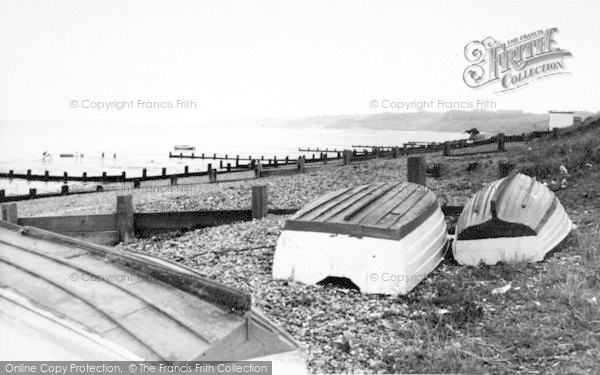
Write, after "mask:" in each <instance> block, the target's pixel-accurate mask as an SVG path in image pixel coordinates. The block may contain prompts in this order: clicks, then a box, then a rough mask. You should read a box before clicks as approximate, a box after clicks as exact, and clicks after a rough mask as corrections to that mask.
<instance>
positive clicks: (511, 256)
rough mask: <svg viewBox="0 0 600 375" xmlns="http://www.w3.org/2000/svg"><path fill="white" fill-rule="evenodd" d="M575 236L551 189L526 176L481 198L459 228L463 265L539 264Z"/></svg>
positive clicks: (496, 185)
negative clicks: (549, 253)
mask: <svg viewBox="0 0 600 375" xmlns="http://www.w3.org/2000/svg"><path fill="white" fill-rule="evenodd" d="M570 231H571V220H569V217H568V216H567V213H566V212H565V209H564V208H563V206H562V205H561V204H560V202H559V201H558V198H557V197H556V196H555V195H554V193H553V192H552V191H550V189H548V188H547V187H546V186H544V185H542V184H541V183H539V182H538V181H536V180H534V179H532V178H530V177H528V176H525V175H523V174H514V175H511V176H509V177H505V178H503V179H500V180H497V181H494V182H492V183H490V184H489V185H487V186H486V187H484V188H483V189H482V190H480V191H479V192H477V193H476V194H475V195H474V196H473V197H471V199H470V200H469V202H468V203H467V205H466V206H465V208H464V210H463V211H462V213H461V215H460V218H459V220H458V223H457V225H456V240H455V241H454V244H453V253H454V258H455V259H456V261H457V262H458V263H460V264H465V265H472V266H474V265H477V264H479V263H481V262H483V263H485V264H490V265H491V264H496V263H499V262H502V263H519V262H539V261H541V260H543V259H544V256H545V255H546V254H547V253H548V252H549V251H551V250H552V249H553V248H555V247H556V245H558V244H559V243H560V242H561V241H562V240H563V239H564V238H565V237H566V236H567V235H568V234H569V232H570Z"/></svg>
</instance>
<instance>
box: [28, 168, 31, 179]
mask: <svg viewBox="0 0 600 375" xmlns="http://www.w3.org/2000/svg"><path fill="white" fill-rule="evenodd" d="M30 178H31V169H28V170H27V179H28V180H29V179H30Z"/></svg>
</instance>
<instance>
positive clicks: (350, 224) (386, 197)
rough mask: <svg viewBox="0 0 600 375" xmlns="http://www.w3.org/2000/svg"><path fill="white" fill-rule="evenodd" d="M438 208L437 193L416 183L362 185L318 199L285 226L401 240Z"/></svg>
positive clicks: (295, 228) (294, 228)
mask: <svg viewBox="0 0 600 375" xmlns="http://www.w3.org/2000/svg"><path fill="white" fill-rule="evenodd" d="M437 208H439V205H438V203H437V200H436V198H435V195H434V194H433V193H432V192H431V191H430V190H428V189H426V188H425V187H422V186H419V185H416V184H411V183H407V182H400V183H388V184H376V185H361V186H357V187H354V188H352V189H345V190H341V191H337V192H333V193H331V194H328V195H326V196H324V197H322V198H320V199H317V200H315V201H314V202H312V203H310V205H309V206H308V207H307V208H303V209H302V210H300V211H299V212H298V213H297V214H296V215H294V216H293V217H292V218H291V219H290V220H288V221H287V222H286V225H285V229H290V230H300V231H314V232H330V233H338V234H348V235H354V236H371V237H376V238H386V239H399V238H402V237H403V236H404V235H405V234H406V233H407V232H406V228H404V227H407V226H408V225H409V224H411V223H412V224H411V225H410V226H409V228H413V227H414V226H415V225H416V226H418V225H419V224H420V223H422V222H423V221H424V220H426V219H427V218H428V217H429V216H430V215H431V214H432V213H433V212H434V211H435V209H437ZM413 222H414V223H413Z"/></svg>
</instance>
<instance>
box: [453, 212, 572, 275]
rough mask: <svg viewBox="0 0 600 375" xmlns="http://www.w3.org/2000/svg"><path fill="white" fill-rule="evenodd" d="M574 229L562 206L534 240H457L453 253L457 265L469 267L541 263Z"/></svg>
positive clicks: (510, 238) (516, 238)
mask: <svg viewBox="0 0 600 375" xmlns="http://www.w3.org/2000/svg"><path fill="white" fill-rule="evenodd" d="M571 227H572V223H571V220H569V217H568V216H567V213H566V212H565V210H564V208H563V207H562V205H559V206H558V207H557V209H556V210H555V211H554V213H553V214H552V216H551V217H550V218H549V220H548V221H547V222H546V224H545V225H544V226H543V227H542V229H541V230H540V232H539V233H538V234H537V235H535V236H533V235H532V236H520V237H500V238H486V239H474V240H457V241H454V242H453V245H452V252H453V255H454V259H455V260H456V261H457V262H458V263H460V264H463V265H469V266H476V265H478V264H480V263H484V264H488V265H494V264H497V263H500V262H501V263H533V262H540V261H542V260H544V257H545V256H546V254H547V253H548V252H550V251H551V250H552V249H554V248H555V247H556V246H557V245H558V244H559V243H560V242H561V241H562V240H563V239H565V237H567V235H568V234H569V232H570V231H571Z"/></svg>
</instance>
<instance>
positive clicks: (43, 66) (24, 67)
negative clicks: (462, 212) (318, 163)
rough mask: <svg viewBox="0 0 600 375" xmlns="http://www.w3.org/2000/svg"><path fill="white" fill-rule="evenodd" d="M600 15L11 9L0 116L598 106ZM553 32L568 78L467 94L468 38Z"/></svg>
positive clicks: (275, 6) (392, 8)
mask: <svg viewBox="0 0 600 375" xmlns="http://www.w3.org/2000/svg"><path fill="white" fill-rule="evenodd" d="M599 15H600V2H597V1H552V0H549V1H507V0H502V1H490V2H485V3H484V2H482V1H464V2H461V1H414V2H409V1H403V2H400V1H355V0H343V1H342V0H329V1H322V0H321V1H282V0H278V1H271V0H261V1H258V0H256V1H241V0H239V1H238V0H236V1H227V0H224V1H216V0H215V1H187V0H154V1H149V0H107V1H76V0H73V1H65V0H54V1H32V0H13V1H7V0H0V121H5V122H6V121H8V122H10V121H42V122H48V123H51V122H93V123H139V124H144V123H156V122H161V123H165V122H167V123H173V124H176V123H196V122H204V121H211V120H215V119H244V118H270V117H306V116H317V115H347V114H373V113H380V112H403V111H406V109H393V108H389V105H388V108H382V107H383V103H384V102H385V103H388V104H389V103H392V102H410V101H429V100H434V101H435V103H436V108H433V109H434V110H440V109H445V108H439V106H438V105H437V104H439V102H438V101H439V100H441V101H443V102H459V103H461V102H468V101H471V102H476V101H477V100H482V101H491V102H493V103H494V104H495V107H494V108H495V109H501V110H502V109H520V110H524V111H530V112H539V113H543V112H547V111H548V110H593V111H597V110H599V109H600V108H599V103H600V100H598V99H599V98H600V74H598V70H597V69H598V66H600V64H599V63H600V49H598V48H597V40H598V37H600V23H599V22H598V16H599ZM552 27H556V28H558V30H559V32H558V33H557V34H556V41H557V43H558V45H559V47H561V48H563V49H567V50H569V51H571V53H572V54H573V57H572V58H568V59H566V60H565V64H566V70H567V71H569V72H570V74H568V75H561V76H555V77H550V78H547V79H544V80H539V81H536V82H533V83H532V84H530V85H528V86H527V87H525V88H522V89H519V90H514V91H509V92H504V93H497V92H496V91H498V89H499V86H498V85H491V86H489V87H484V88H479V89H473V88H470V87H468V86H467V85H465V83H464V81H463V71H464V70H465V68H466V67H467V66H468V65H469V62H468V61H467V60H466V59H465V56H464V49H465V46H466V45H467V44H468V43H469V42H471V41H473V40H482V39H484V38H486V37H489V36H492V37H494V38H496V39H497V40H500V41H507V40H509V39H512V38H515V37H518V36H520V35H522V34H527V33H530V32H532V31H535V30H539V29H547V28H552ZM492 86H493V87H492ZM178 100H180V101H181V102H180V103H181V106H179V108H178V102H177V101H178ZM373 101H376V103H377V105H376V106H374V105H372V103H373ZM110 102H113V106H115V107H113V108H108V109H107V108H100V109H99V108H96V107H98V106H100V105H102V104H101V103H110ZM117 102H121V103H124V102H130V104H131V103H133V104H131V108H124V109H121V110H117V109H116V106H118V104H116V103H117ZM146 102H160V103H159V106H160V105H162V106H167V108H160V107H159V108H156V104H152V103H150V106H151V108H148V105H147V104H145V103H146ZM168 103H171V106H173V108H169V107H168V106H169V104H168ZM186 104H187V106H188V107H186ZM104 105H108V104H104ZM374 107H375V108H374ZM494 108H491V109H494ZM413 110H414V109H413Z"/></svg>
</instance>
